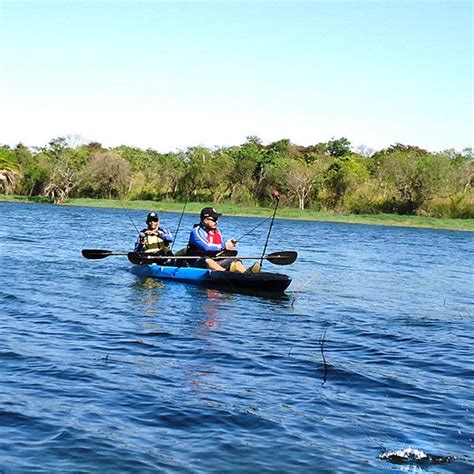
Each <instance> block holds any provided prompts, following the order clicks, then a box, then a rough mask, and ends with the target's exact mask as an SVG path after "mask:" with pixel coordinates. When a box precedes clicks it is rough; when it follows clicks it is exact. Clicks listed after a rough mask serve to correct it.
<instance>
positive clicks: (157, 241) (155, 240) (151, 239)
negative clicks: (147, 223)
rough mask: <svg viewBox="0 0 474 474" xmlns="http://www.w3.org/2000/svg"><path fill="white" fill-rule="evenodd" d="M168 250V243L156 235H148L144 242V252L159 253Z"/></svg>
mask: <svg viewBox="0 0 474 474" xmlns="http://www.w3.org/2000/svg"><path fill="white" fill-rule="evenodd" d="M166 248H168V244H167V242H165V241H164V240H163V239H162V238H161V237H158V235H156V234H151V235H150V234H146V235H145V239H144V242H143V250H142V252H145V253H146V252H158V251H159V250H164V249H166Z"/></svg>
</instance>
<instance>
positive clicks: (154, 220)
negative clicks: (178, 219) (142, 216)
mask: <svg viewBox="0 0 474 474" xmlns="http://www.w3.org/2000/svg"><path fill="white" fill-rule="evenodd" d="M159 220H160V219H149V220H147V222H158V221H159Z"/></svg>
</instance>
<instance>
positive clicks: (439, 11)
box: [0, 0, 474, 152]
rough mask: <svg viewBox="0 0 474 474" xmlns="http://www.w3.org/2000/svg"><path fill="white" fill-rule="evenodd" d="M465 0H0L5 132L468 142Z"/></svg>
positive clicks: (433, 145)
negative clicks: (25, 0) (237, 0)
mask: <svg viewBox="0 0 474 474" xmlns="http://www.w3.org/2000/svg"><path fill="white" fill-rule="evenodd" d="M473 26H474V23H473V2H471V1H456V0H445V1H435V0H432V1H416V0H410V1H408V0H406V1H404V0H399V1H395V0H386V1H381V0H380V1H376V0H372V1H356V0H352V1H338V0H333V1H318V0H313V1H283V0H279V1H277V0H274V1H269V0H267V1H241V2H232V1H224V0H221V1H219V0H214V1H212V2H211V1H204V0H202V1H199V0H195V1H187V2H185V1H179V0H175V1H172V2H165V1H159V0H156V1H152V0H148V1H111V0H102V1H70V0H56V1H45V2H43V1H28V2H23V1H12V0H0V61H1V62H0V65H1V66H0V68H1V69H0V70H1V72H0V144H8V145H10V146H14V145H16V144H17V143H20V142H21V143H23V144H25V145H27V146H44V145H46V144H47V143H48V142H49V141H50V140H51V139H53V138H56V137H62V136H69V137H75V139H77V140H78V141H84V142H89V141H96V142H100V143H102V144H103V146H106V147H114V146H119V145H129V146H136V147H140V148H153V149H155V150H158V151H161V152H167V151H174V150H179V149H185V148H187V147H190V146H197V145H204V146H207V147H218V146H231V145H240V144H242V143H244V142H245V141H246V137H247V136H250V135H252V136H258V137H259V138H260V139H261V140H262V141H263V143H265V144H267V143H270V142H273V141H276V140H280V139H283V138H288V139H290V140H291V142H292V143H295V144H297V145H303V146H309V145H313V144H316V143H320V142H326V141H328V140H331V139H332V138H340V137H346V138H347V139H349V141H350V142H351V144H352V146H353V147H354V148H357V147H360V146H365V147H368V148H370V149H373V150H380V149H382V148H386V147H388V146H390V145H392V144H395V143H402V144H406V145H416V146H419V147H422V148H426V149H428V150H431V151H442V150H445V149H448V148H455V149H456V150H459V151H460V150H462V149H463V148H466V147H473V135H474V121H473V115H474V112H473V109H474V104H473V95H474V84H473V75H474V73H473V69H474V68H473V53H474V48H473Z"/></svg>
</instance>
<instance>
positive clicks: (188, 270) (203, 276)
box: [128, 252, 291, 293]
mask: <svg viewBox="0 0 474 474" xmlns="http://www.w3.org/2000/svg"><path fill="white" fill-rule="evenodd" d="M272 255H273V258H276V255H277V254H272ZM285 258H286V254H285ZM128 259H129V260H130V262H132V263H133V264H134V265H133V266H132V267H131V268H130V272H131V273H133V274H134V275H138V276H141V277H151V278H157V279H160V280H176V281H181V282H186V283H193V284H195V285H200V286H206V287H208V288H217V289H223V290H228V291H250V292H265V293H283V292H284V291H285V290H286V289H287V288H288V286H290V283H291V278H290V277H289V276H288V275H284V274H282V273H272V272H259V273H236V272H229V271H226V272H219V271H213V270H208V269H205V268H196V267H188V266H175V265H173V264H172V263H171V264H169V262H173V257H171V258H170V260H168V262H167V261H166V259H164V258H156V257H151V256H145V255H143V254H142V255H140V256H138V255H137V254H136V253H134V252H130V253H129V254H128ZM153 260H155V262H157V263H154V262H153ZM176 261H177V260H175V261H174V262H176ZM178 261H179V260H178Z"/></svg>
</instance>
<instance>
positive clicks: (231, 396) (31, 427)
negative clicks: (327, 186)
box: [0, 203, 474, 473]
mask: <svg viewBox="0 0 474 474" xmlns="http://www.w3.org/2000/svg"><path fill="white" fill-rule="evenodd" d="M145 216H146V212H145V211H129V212H128V213H127V212H126V211H125V210H121V209H92V208H78V207H60V206H52V205H39V204H35V205H29V204H12V203H0V244H1V270H0V272H1V273H0V274H1V287H0V302H1V318H0V471H1V472H64V471H74V472H98V471H104V472H112V471H113V472H168V471H172V472H189V473H190V472H216V473H217V472H219V473H220V472H292V473H293V472H302V473H303V472H304V473H306V472H323V473H325V472H327V473H330V472H336V473H339V472H347V473H353V472H377V473H379V472H394V471H395V472H397V471H402V472H418V473H422V472H436V473H444V472H459V473H465V472H474V420H473V416H472V415H473V409H474V367H473V354H474V344H473V342H474V336H473V327H474V308H473V288H474V284H473V283H474V281H473V271H472V270H473V266H474V265H473V254H474V252H473V250H474V234H471V233H464V232H453V231H438V230H426V229H412V228H395V227H384V226H380V227H375V226H362V225H349V224H336V223H321V222H305V221H289V220H276V221H275V225H274V227H273V231H272V238H271V240H270V245H269V248H268V251H269V252H273V251H276V250H297V251H298V253H299V258H298V260H297V261H296V262H295V263H294V264H293V265H291V266H287V267H281V266H280V267H275V266H273V265H271V264H269V263H267V264H265V265H264V266H265V269H266V270H267V271H271V270H273V271H280V272H281V271H284V272H285V273H287V274H289V275H291V276H292V278H293V282H292V284H291V286H290V287H289V290H288V291H287V296H286V297H283V298H280V299H270V298H262V297H258V296H250V295H241V294H232V293H225V292H220V291H216V290H207V289H203V288H199V287H195V286H192V285H187V284H183V283H177V282H164V283H162V282H159V281H155V280H150V279H141V278H139V277H137V276H135V275H133V274H131V273H130V272H128V271H127V270H128V267H129V264H128V261H127V260H126V258H125V257H109V258H107V259H104V260H85V259H83V258H82V257H81V253H80V251H81V249H82V248H105V249H112V250H117V251H128V250H130V248H131V247H132V245H133V242H134V240H135V236H136V231H135V229H134V227H133V225H132V222H131V221H133V222H134V223H135V225H136V226H137V227H139V228H142V227H144V222H143V221H144V220H145ZM161 217H162V225H164V226H167V227H169V228H170V229H172V230H174V229H176V226H177V223H178V220H179V217H180V216H179V214H176V213H162V214H161ZM195 221H196V216H193V215H185V217H184V219H183V223H182V225H181V229H182V230H181V231H180V232H179V234H178V237H177V245H176V247H175V249H178V248H179V247H180V246H182V245H184V243H185V241H186V240H187V235H188V234H189V230H190V228H191V227H192V224H193V222H195ZM258 222H259V220H258V219H251V218H234V217H227V218H226V217H223V218H222V219H221V223H220V227H221V230H222V231H223V233H224V234H225V236H228V237H231V236H234V237H238V236H240V235H242V234H243V233H245V231H246V230H249V229H251V228H252V227H254V226H255V225H256V224H258ZM267 229H268V221H267V223H265V225H262V226H261V227H259V228H257V229H256V230H255V231H254V232H253V233H252V234H251V235H250V236H247V237H246V238H244V239H243V240H242V242H241V243H240V254H241V255H244V254H252V255H254V254H255V253H257V254H258V253H259V252H261V250H262V245H263V242H264V240H265V236H266V232H267ZM406 448H413V449H416V450H420V451H421V452H422V453H423V454H424V455H426V456H428V457H426V458H424V462H422V461H415V460H413V459H411V460H410V459H406V463H404V464H394V463H392V462H389V461H390V459H391V460H392V461H393V457H390V455H391V454H392V453H394V452H398V451H400V450H403V449H406ZM384 453H385V456H387V454H388V455H389V456H388V457H389V459H388V460H387V459H383V457H384ZM435 456H440V458H436V457H435ZM381 457H382V458H381ZM399 461H400V462H404V461H405V458H401V459H399ZM437 461H446V462H442V463H439V464H438V463H437ZM447 461H451V462H447Z"/></svg>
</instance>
